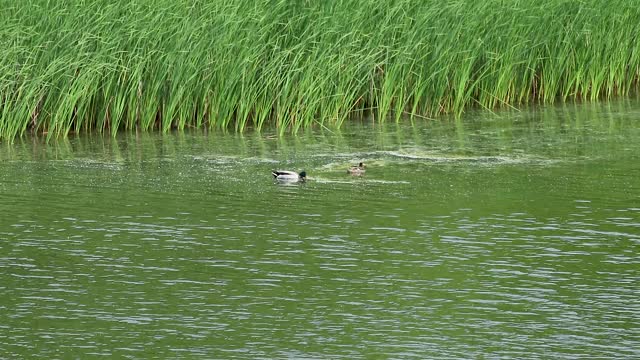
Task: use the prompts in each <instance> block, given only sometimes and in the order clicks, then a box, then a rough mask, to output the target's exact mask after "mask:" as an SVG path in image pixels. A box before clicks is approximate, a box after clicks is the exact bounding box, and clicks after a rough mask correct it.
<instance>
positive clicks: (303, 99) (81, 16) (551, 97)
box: [0, 0, 640, 139]
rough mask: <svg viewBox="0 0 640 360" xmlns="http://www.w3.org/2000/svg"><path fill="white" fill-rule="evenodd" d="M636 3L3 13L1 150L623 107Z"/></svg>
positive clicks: (95, 5)
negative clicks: (181, 133) (189, 133)
mask: <svg viewBox="0 0 640 360" xmlns="http://www.w3.org/2000/svg"><path fill="white" fill-rule="evenodd" d="M638 5H640V3H638V2H637V1H623V0H612V1H608V2H602V1H596V0H587V1H564V0H542V1H533V0H521V1H511V2H508V1H501V0H489V1H484V2H477V1H468V0H460V1H452V2H444V3H443V2H435V1H429V2H416V1H410V0H384V1H356V0H342V1H335V2H312V1H307V0H295V1H285V0H270V1H266V0H258V1H248V0H232V1H229V2H222V1H213V0H198V1H186V0H178V1H175V0H174V1H169V0H157V1H151V0H140V1H136V2H130V1H116V2H113V1H107V0H96V1H92V2H85V1H80V0H65V1H55V2H52V1H47V0H31V1H17V0H0V22H2V23H3V24H4V25H3V26H2V27H0V49H2V50H0V51H1V52H2V57H0V138H5V139H12V138H15V137H17V136H22V135H23V134H25V133H26V132H28V131H33V132H36V133H42V134H46V136H48V137H64V136H67V135H68V134H70V133H80V132H88V131H98V132H104V133H110V134H116V133H117V132H118V131H150V130H158V131H164V132H166V131H170V130H172V129H184V128H187V127H196V128H209V129H213V128H225V129H228V128H230V129H233V130H235V131H238V132H242V131H245V130H246V129H248V128H253V129H258V130H259V129H261V128H263V127H265V126H275V127H277V128H278V129H279V131H280V132H281V133H283V132H289V131H291V132H296V131H297V130H298V129H300V128H302V127H308V126H317V127H339V126H340V124H342V123H343V122H344V121H347V120H348V119H350V118H352V117H354V116H355V117H364V116H368V115H373V116H374V118H375V119H377V120H378V121H387V120H388V119H392V120H394V121H401V119H403V118H404V117H405V116H409V117H418V118H434V117H436V116H437V115H438V114H441V113H454V114H461V113H462V112H464V110H465V109H467V108H468V107H470V106H477V107H481V108H486V109H495V108H499V107H504V106H514V105H518V104H525V103H530V102H542V103H551V102H554V101H558V100H564V101H566V100H573V99H585V100H597V99H602V98H604V99H607V98H611V97H613V96H625V95H629V94H630V93H631V92H632V91H634V90H637V88H638V84H639V81H638V80H639V77H640V49H639V45H638V44H639V43H640V42H639V41H638V40H639V39H638V37H639V35H638V31H637V24H638V23H640V12H639V11H638V10H637V9H638Z"/></svg>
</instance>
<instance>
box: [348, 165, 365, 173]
mask: <svg viewBox="0 0 640 360" xmlns="http://www.w3.org/2000/svg"><path fill="white" fill-rule="evenodd" d="M364 172H365V165H364V163H363V162H361V163H359V164H358V165H354V166H352V167H350V168H348V169H347V173H349V174H351V175H363V174H364Z"/></svg>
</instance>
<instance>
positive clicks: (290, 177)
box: [271, 170, 307, 182]
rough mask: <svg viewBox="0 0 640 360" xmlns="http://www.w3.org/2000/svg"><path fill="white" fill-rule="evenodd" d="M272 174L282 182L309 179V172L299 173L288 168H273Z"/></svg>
mask: <svg viewBox="0 0 640 360" xmlns="http://www.w3.org/2000/svg"><path fill="white" fill-rule="evenodd" d="M271 175H273V178H274V179H276V180H278V181H282V182H303V181H305V180H306V179H307V173H306V172H304V171H302V172H300V173H297V172H295V171H288V170H273V171H271Z"/></svg>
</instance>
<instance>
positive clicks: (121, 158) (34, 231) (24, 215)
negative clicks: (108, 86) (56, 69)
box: [0, 102, 640, 359]
mask: <svg viewBox="0 0 640 360" xmlns="http://www.w3.org/2000/svg"><path fill="white" fill-rule="evenodd" d="M638 109H639V108H638V104H637V103H633V102H629V103H627V102H621V103H614V104H609V105H598V106H595V105H585V106H582V105H581V106H577V105H576V106H564V107H563V106H559V107H550V108H542V109H534V110H533V111H530V112H505V113H500V114H498V115H493V116H491V117H488V118H487V117H486V115H482V116H484V117H480V116H479V115H477V114H470V115H469V117H468V118H466V119H464V121H463V122H456V121H455V120H451V121H450V122H449V121H442V122H429V123H420V124H417V123H416V124H414V125H413V126H409V125H396V124H385V125H380V124H377V123H372V124H369V123H362V124H360V123H354V124H349V126H347V127H345V128H343V129H342V130H341V131H337V130H326V129H325V130H318V131H308V132H305V133H304V134H301V135H300V136H298V137H285V138H280V137H274V136H271V135H270V134H269V133H263V134H246V135H236V134H221V133H207V134H188V133H181V134H172V135H166V136H158V135H153V134H123V135H122V136H121V137H120V138H118V139H110V138H101V137H92V136H82V137H79V138H73V139H69V140H61V141H59V142H55V143H50V144H44V143H42V142H41V141H39V140H35V139H24V140H18V141H17V142H16V144H14V145H8V144H1V146H2V148H1V150H0V159H1V160H2V162H0V211H1V212H2V214H4V215H3V216H2V217H0V270H1V271H0V290H1V291H2V297H0V309H2V312H3V314H5V316H4V317H3V321H2V322H1V323H0V354H1V355H2V356H1V357H3V358H4V357H6V358H26V357H29V358H87V357H98V356H108V357H114V358H121V357H122V358H224V359H247V358H270V359H271V358H296V359H299V358H314V359H315V358H322V359H324V358H331V359H334V358H335V359H356V358H402V359H405V358H418V359H424V358H534V359H548V358H554V359H574V358H636V357H639V356H640V352H639V350H638V349H640V330H638V327H637V326H636V325H635V324H637V323H638V322H640V305H639V304H640V302H639V301H638V296H639V293H638V290H637V289H638V279H639V278H640V277H639V275H640V273H639V272H640V258H639V257H638V256H637V254H638V252H639V250H640V195H639V194H640V180H638V179H640V176H639V175H640V170H639V169H638V166H637V163H638V156H639V154H640V145H639V144H640V141H639V140H640V127H639V126H638V122H639V121H640V110H638ZM359 161H365V162H366V163H367V165H368V167H367V173H366V174H365V175H364V176H359V177H353V176H350V175H348V174H347V173H346V169H347V167H348V166H350V165H353V164H355V163H357V162H359ZM274 168H282V169H291V170H295V171H301V170H306V171H307V173H308V174H309V177H310V180H309V181H308V182H307V183H303V184H293V185H292V186H282V185H280V184H277V183H274V182H273V180H272V178H271V175H270V170H271V169H274Z"/></svg>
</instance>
